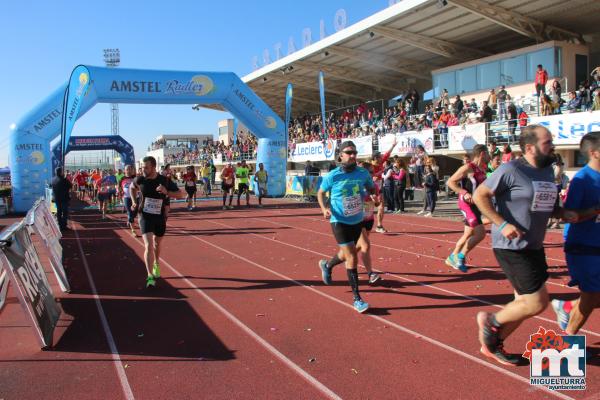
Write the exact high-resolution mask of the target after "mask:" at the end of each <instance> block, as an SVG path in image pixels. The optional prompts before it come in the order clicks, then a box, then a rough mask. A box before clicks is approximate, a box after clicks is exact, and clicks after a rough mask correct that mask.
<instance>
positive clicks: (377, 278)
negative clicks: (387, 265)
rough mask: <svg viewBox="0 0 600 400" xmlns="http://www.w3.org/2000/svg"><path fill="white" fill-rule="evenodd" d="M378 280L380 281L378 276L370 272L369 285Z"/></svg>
mask: <svg viewBox="0 0 600 400" xmlns="http://www.w3.org/2000/svg"><path fill="white" fill-rule="evenodd" d="M379 279H381V277H380V276H379V274H376V273H375V272H371V273H370V274H369V283H371V284H373V283H375V282H377V281H378V280H379Z"/></svg>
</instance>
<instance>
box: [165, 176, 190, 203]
mask: <svg viewBox="0 0 600 400" xmlns="http://www.w3.org/2000/svg"><path fill="white" fill-rule="evenodd" d="M166 189H167V192H168V195H169V197H173V198H175V199H184V198H186V197H187V193H186V192H185V191H183V190H181V189H179V187H177V184H176V183H175V182H173V181H171V180H169V183H168V184H167V187H166Z"/></svg>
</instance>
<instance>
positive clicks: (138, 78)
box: [10, 65, 287, 212]
mask: <svg viewBox="0 0 600 400" xmlns="http://www.w3.org/2000/svg"><path fill="white" fill-rule="evenodd" d="M96 103H130V104H216V105H221V106H223V108H225V109H226V110H227V111H229V112H230V113H231V114H233V116H234V117H235V118H238V119H239V120H240V121H242V122H243V123H244V125H246V126H247V127H248V129H249V130H250V131H252V132H253V133H254V134H255V135H256V136H257V137H258V157H257V161H258V162H259V163H264V165H265V169H266V170H267V171H268V173H269V185H268V191H269V194H270V195H272V196H283V195H284V194H285V168H286V160H287V149H286V134H287V132H286V129H285V126H284V123H283V121H282V120H281V118H279V116H278V115H277V114H275V112H273V110H271V108H270V107H269V106H268V105H267V104H266V103H265V102H264V101H262V99H260V97H258V96H257V95H256V94H255V93H254V92H253V91H252V90H251V89H250V88H249V87H248V86H247V85H246V84H244V83H243V82H242V81H241V79H240V78H239V77H238V76H237V75H236V74H234V73H231V72H182V71H153V70H139V69H121V68H102V67H92V66H84V65H79V66H77V67H76V68H75V69H74V70H73V72H72V73H71V78H70V79H69V81H68V82H67V83H66V84H65V85H63V86H62V87H60V88H58V89H57V90H56V91H55V92H54V93H52V94H51V95H50V96H49V97H48V98H46V99H45V100H44V101H42V102H41V103H40V104H39V105H38V106H37V107H35V108H34V109H33V110H32V111H30V112H29V113H28V114H27V115H25V116H24V117H23V118H22V119H21V120H20V121H18V122H17V123H16V124H14V125H13V126H12V127H11V128H12V129H11V132H10V149H11V150H10V151H11V157H10V168H11V179H12V188H13V204H14V208H15V211H17V212H25V211H27V210H28V209H29V208H31V206H32V205H33V203H34V202H35V201H36V200H37V198H39V197H40V196H42V195H43V194H44V187H45V184H46V183H48V182H50V180H51V177H52V157H51V145H50V142H51V141H53V140H54V139H55V138H57V137H58V136H59V135H60V136H61V138H62V140H61V145H60V146H61V149H62V151H63V153H66V150H67V145H68V143H69V139H70V136H71V131H72V130H73V125H74V124H75V121H77V119H78V118H80V117H81V116H82V115H84V114H85V113H86V112H87V111H88V110H89V109H91V108H92V107H93V106H94V105H95V104H96ZM61 133H62V135H61ZM149 139H150V138H149Z"/></svg>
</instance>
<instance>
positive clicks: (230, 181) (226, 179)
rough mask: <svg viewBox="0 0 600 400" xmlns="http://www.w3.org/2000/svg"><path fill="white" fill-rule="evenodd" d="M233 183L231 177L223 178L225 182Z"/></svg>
mask: <svg viewBox="0 0 600 400" xmlns="http://www.w3.org/2000/svg"><path fill="white" fill-rule="evenodd" d="M232 183H233V178H225V184H226V185H231V184H232Z"/></svg>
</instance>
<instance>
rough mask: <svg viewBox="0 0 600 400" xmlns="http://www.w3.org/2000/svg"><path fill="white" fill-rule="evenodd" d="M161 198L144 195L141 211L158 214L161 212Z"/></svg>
mask: <svg viewBox="0 0 600 400" xmlns="http://www.w3.org/2000/svg"><path fill="white" fill-rule="evenodd" d="M162 203H163V201H162V199H152V198H149V197H146V198H145V199H144V209H143V211H144V212H145V213H147V214H154V215H160V214H162Z"/></svg>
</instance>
